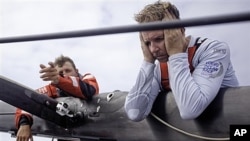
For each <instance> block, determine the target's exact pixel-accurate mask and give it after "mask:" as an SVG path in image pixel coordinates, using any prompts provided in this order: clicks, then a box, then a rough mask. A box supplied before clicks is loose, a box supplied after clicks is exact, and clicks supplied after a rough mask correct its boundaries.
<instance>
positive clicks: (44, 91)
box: [38, 87, 48, 94]
mask: <svg viewBox="0 0 250 141" xmlns="http://www.w3.org/2000/svg"><path fill="white" fill-rule="evenodd" d="M38 92H39V93H42V94H44V93H47V92H48V91H47V88H46V87H42V88H39V89H38Z"/></svg>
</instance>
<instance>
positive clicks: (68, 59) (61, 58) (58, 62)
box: [54, 55, 76, 69]
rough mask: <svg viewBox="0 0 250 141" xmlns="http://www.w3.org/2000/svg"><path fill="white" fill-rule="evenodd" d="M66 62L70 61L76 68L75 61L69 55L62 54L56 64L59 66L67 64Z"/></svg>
mask: <svg viewBox="0 0 250 141" xmlns="http://www.w3.org/2000/svg"><path fill="white" fill-rule="evenodd" d="M65 62H70V63H71V64H72V66H73V68H74V69H76V66H75V63H74V61H73V60H72V59H71V58H69V57H68V56H63V55H61V56H59V57H57V58H56V59H55V61H54V63H55V65H56V66H59V67H62V66H63V65H64V64H65Z"/></svg>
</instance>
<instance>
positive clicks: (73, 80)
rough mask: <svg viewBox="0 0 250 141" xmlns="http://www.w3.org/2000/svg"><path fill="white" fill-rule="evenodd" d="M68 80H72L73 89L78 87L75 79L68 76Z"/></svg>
mask: <svg viewBox="0 0 250 141" xmlns="http://www.w3.org/2000/svg"><path fill="white" fill-rule="evenodd" d="M70 79H71V80H72V83H73V86H74V87H78V86H79V84H78V82H77V79H76V77H73V76H70Z"/></svg>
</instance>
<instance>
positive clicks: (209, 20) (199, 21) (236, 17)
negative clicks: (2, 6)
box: [0, 11, 250, 43]
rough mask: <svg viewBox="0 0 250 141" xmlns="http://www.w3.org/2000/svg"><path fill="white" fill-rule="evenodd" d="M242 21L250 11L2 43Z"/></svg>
mask: <svg viewBox="0 0 250 141" xmlns="http://www.w3.org/2000/svg"><path fill="white" fill-rule="evenodd" d="M242 21H250V11H249V12H245V13H237V14H228V15H220V16H210V17H203V18H193V19H182V20H173V21H166V22H163V21H161V22H151V23H143V24H137V25H127V26H116V27H110V28H99V29H89V30H78V31H68V32H59V33H47V34H38V35H26V36H17V37H2V38H0V43H12V42H26V41H37V40H51V39H61V38H75V37H85V36H95V35H104V34H117V33H128V32H137V31H148V30H159V29H171V28H180V27H191V26H201V25H211V24H222V23H232V22H242Z"/></svg>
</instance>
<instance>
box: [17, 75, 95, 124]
mask: <svg viewBox="0 0 250 141" xmlns="http://www.w3.org/2000/svg"><path fill="white" fill-rule="evenodd" d="M37 92H39V93H41V94H46V95H48V96H49V97H52V98H57V97H66V96H73V97H78V98H81V99H86V100H88V99H91V98H92V96H93V95H97V94H98V93H99V86H98V83H97V81H96V78H95V77H94V76H93V75H91V74H90V73H87V74H85V75H84V76H81V75H79V77H73V76H67V77H60V78H59V83H58V84H57V85H54V84H49V85H47V86H44V87H42V88H39V89H37ZM15 123H16V127H17V128H19V126H20V125H24V124H26V125H27V124H29V125H32V124H33V118H32V115H31V114H30V113H27V112H25V111H23V110H21V109H19V108H17V110H16V115H15Z"/></svg>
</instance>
